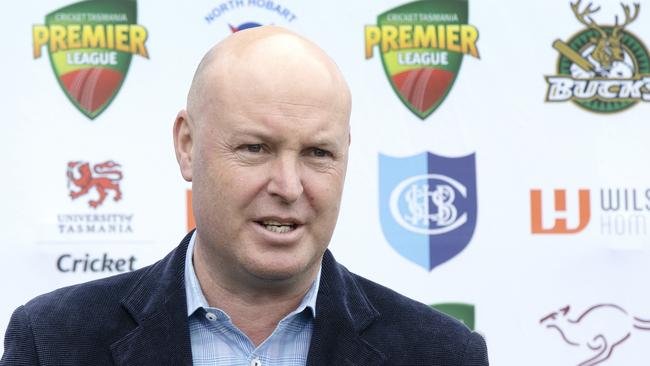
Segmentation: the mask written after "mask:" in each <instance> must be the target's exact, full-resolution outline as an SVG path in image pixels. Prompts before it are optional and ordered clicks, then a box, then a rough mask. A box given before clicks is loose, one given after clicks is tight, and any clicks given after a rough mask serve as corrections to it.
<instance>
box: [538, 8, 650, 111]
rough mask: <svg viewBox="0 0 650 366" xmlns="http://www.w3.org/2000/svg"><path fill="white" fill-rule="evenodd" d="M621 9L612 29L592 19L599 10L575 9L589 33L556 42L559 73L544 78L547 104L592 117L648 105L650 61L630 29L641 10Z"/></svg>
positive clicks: (554, 44)
mask: <svg viewBox="0 0 650 366" xmlns="http://www.w3.org/2000/svg"><path fill="white" fill-rule="evenodd" d="M621 7H622V14H621V15H622V16H620V17H619V15H610V19H611V20H614V24H611V23H610V24H609V25H605V24H601V23H599V22H597V21H595V20H594V16H595V15H596V14H597V13H599V10H600V7H595V6H593V5H592V4H591V3H589V4H587V5H586V6H583V5H582V4H581V0H578V1H576V2H575V3H572V4H571V10H572V11H573V14H574V16H575V18H576V19H577V20H578V22H580V23H581V24H582V25H583V26H584V27H585V28H584V29H583V30H581V31H579V32H578V33H577V34H575V35H573V36H572V37H571V38H570V39H569V40H568V41H567V42H563V41H561V40H559V39H558V40H556V41H555V42H553V48H555V50H557V51H558V52H559V58H558V61H557V74H556V75H553V76H547V77H546V81H547V83H548V91H547V94H546V100H547V101H548V102H566V101H572V102H573V103H575V104H577V105H578V106H580V107H582V108H584V109H586V110H588V111H591V112H597V113H614V112H620V111H623V110H625V109H628V108H630V107H631V106H633V105H635V104H637V103H638V102H639V101H644V102H649V101H650V57H649V56H648V50H647V49H646V48H645V46H644V45H643V42H642V41H641V40H640V39H639V38H638V37H637V36H635V35H634V34H633V33H632V31H631V30H630V27H631V26H632V24H633V23H635V22H637V18H638V17H639V12H640V6H639V4H634V6H630V5H626V4H621ZM637 23H638V22H637Z"/></svg>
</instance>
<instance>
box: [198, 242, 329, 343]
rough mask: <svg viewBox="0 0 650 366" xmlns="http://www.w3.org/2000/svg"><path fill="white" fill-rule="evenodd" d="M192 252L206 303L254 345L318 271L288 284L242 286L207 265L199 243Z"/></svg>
mask: <svg viewBox="0 0 650 366" xmlns="http://www.w3.org/2000/svg"><path fill="white" fill-rule="evenodd" d="M194 253H195V255H194V256H193V258H194V261H193V262H194V271H195V272H196V277H197V278H198V280H199V284H200V286H201V290H202V291H203V294H204V296H205V298H206V300H207V302H208V304H209V305H210V306H212V307H216V308H219V309H221V310H223V311H224V312H225V313H226V314H228V316H230V319H231V321H232V323H233V324H234V325H235V326H236V327H237V328H239V330H241V331H242V332H243V333H244V334H246V336H248V338H249V339H250V340H251V341H252V342H253V344H254V345H255V346H256V347H257V346H258V345H260V344H261V343H262V342H263V341H264V340H265V339H266V338H268V337H269V336H270V335H271V333H273V330H274V329H275V328H276V327H277V325H278V323H279V322H280V320H282V319H283V318H284V317H285V316H287V314H289V313H291V312H292V311H293V310H295V309H296V308H297V307H298V305H299V304H300V302H301V301H302V299H303V298H304V296H305V294H306V293H307V292H308V291H309V288H310V287H311V285H312V284H313V281H314V279H315V278H316V275H317V273H318V272H317V271H316V272H315V273H313V274H311V273H309V274H308V276H306V278H305V279H303V280H302V281H292V282H291V283H284V284H279V285H278V284H277V283H268V284H266V285H264V284H263V283H259V284H258V285H257V286H241V284H239V285H236V284H234V283H232V280H231V279H230V278H228V277H227V276H224V275H223V274H222V273H220V272H219V271H218V269H216V268H214V266H210V265H209V260H208V259H207V258H208V256H206V255H205V254H206V253H202V251H201V248H200V246H199V245H197V246H196V247H195V248H194ZM229 280H230V281H229ZM260 281H261V280H260Z"/></svg>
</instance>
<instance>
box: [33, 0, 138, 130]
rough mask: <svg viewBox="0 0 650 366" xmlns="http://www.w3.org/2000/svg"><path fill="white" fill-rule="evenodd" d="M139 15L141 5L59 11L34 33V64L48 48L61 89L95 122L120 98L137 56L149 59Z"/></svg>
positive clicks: (92, 4) (83, 5)
mask: <svg viewBox="0 0 650 366" xmlns="http://www.w3.org/2000/svg"><path fill="white" fill-rule="evenodd" d="M136 15H137V12H136V2H135V0H115V1H101V0H90V1H82V2H78V3H75V4H72V5H68V6H66V7H63V8H61V9H58V10H55V11H53V12H52V13H50V14H48V15H46V16H45V24H44V25H40V24H39V25H34V26H33V28H32V38H33V44H34V49H33V53H34V58H35V59H37V58H40V57H41V56H42V48H43V47H46V48H47V53H48V56H49V58H50V63H51V64H52V70H53V71H54V75H55V76H56V79H57V81H58V82H59V85H60V86H61V89H62V90H63V92H64V93H65V95H66V96H67V97H68V99H69V100H70V102H72V104H73V105H74V106H75V107H77V109H79V111H80V112H81V113H83V114H84V115H86V116H87V117H88V118H90V119H94V118H96V117H97V116H99V115H100V114H101V113H102V112H103V111H104V110H105V109H106V108H107V107H108V106H109V105H110V104H111V102H112V101H113V99H114V98H115V96H116V95H117V93H118V91H119V90H120V88H121V87H122V83H123V82H124V78H125V77H126V74H127V73H128V71H129V66H130V65H131V58H132V55H140V56H142V57H144V58H149V53H148V51H147V47H146V45H145V42H146V40H147V36H148V35H147V30H146V29H145V28H144V27H143V26H141V25H138V24H136Z"/></svg>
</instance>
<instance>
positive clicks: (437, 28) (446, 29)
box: [365, 0, 479, 119]
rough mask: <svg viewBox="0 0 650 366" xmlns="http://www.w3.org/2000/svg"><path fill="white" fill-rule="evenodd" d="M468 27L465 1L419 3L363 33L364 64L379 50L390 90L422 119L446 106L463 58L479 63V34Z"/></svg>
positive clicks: (394, 11) (384, 17)
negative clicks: (471, 57)
mask: <svg viewBox="0 0 650 366" xmlns="http://www.w3.org/2000/svg"><path fill="white" fill-rule="evenodd" d="M467 23H468V5H467V1H464V0H436V1H433V0H425V1H416V2H412V3H408V4H405V5H401V6H399V7H396V8H394V9H391V10H389V11H387V12H385V13H383V14H380V15H379V16H378V17H377V25H367V26H366V27H365V45H366V46H365V48H366V50H365V55H366V59H370V58H372V57H373V49H374V48H375V47H377V48H378V50H379V54H380V55H381V61H382V64H383V66H384V71H385V72H386V76H387V77H388V81H389V82H390V85H391V86H392V87H393V90H394V91H395V93H396V94H397V96H398V97H399V98H400V100H401V101H402V103H404V105H405V106H406V107H407V108H408V109H409V110H411V112H413V113H414V114H415V115H416V116H418V117H420V118H421V119H425V118H427V117H428V116H429V115H430V114H431V113H433V111H435V110H436V108H438V107H439V106H440V104H442V102H443V101H444V100H445V98H446V97H447V95H448V94H449V92H450V90H451V87H452V86H453V84H454V82H455V80H456V76H458V71H459V69H460V65H461V63H462V61H463V56H464V55H471V56H473V57H476V58H479V52H478V48H477V45H476V42H477V40H478V30H477V29H476V28H475V27H474V26H472V25H469V24H467Z"/></svg>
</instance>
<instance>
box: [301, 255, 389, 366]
mask: <svg viewBox="0 0 650 366" xmlns="http://www.w3.org/2000/svg"><path fill="white" fill-rule="evenodd" d="M378 316H379V313H378V312H377V310H375V308H374V307H373V306H372V304H370V302H369V300H368V299H367V298H366V296H365V294H364V292H363V290H362V289H361V288H360V287H359V286H358V284H357V283H356V281H355V279H354V278H353V277H352V275H351V274H350V272H348V271H347V269H345V268H344V267H343V266H341V265H340V264H338V263H336V261H335V260H334V257H333V256H332V254H331V253H330V251H329V250H328V251H326V252H325V255H324V256H323V269H322V273H321V283H320V287H319V291H318V298H317V300H316V319H315V320H314V331H313V334H312V338H311V344H310V348H309V356H308V358H307V365H311V366H316V365H359V366H375V365H383V364H384V363H385V361H386V358H385V356H384V355H383V354H382V353H381V352H380V351H379V350H377V349H376V348H374V347H373V346H372V345H371V344H369V343H368V342H366V340H364V339H363V337H362V332H363V330H364V329H366V328H367V327H368V326H369V325H370V324H371V323H372V322H373V321H374V319H375V318H376V317H378Z"/></svg>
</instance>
